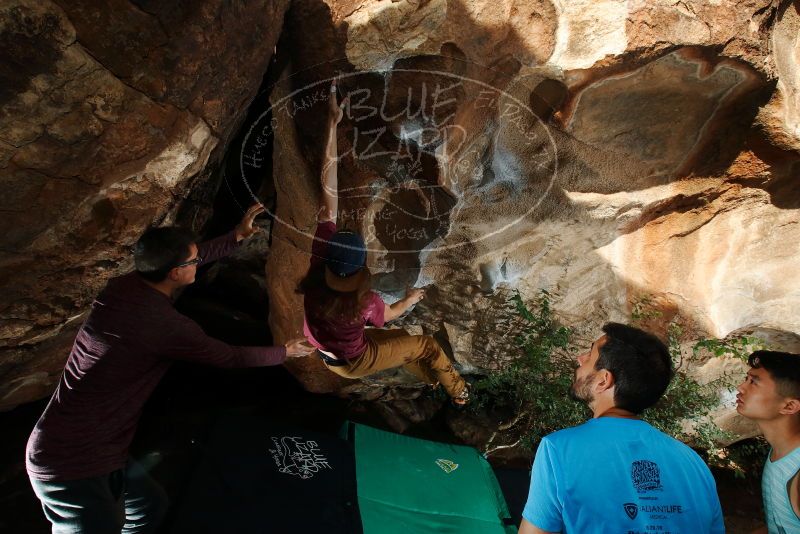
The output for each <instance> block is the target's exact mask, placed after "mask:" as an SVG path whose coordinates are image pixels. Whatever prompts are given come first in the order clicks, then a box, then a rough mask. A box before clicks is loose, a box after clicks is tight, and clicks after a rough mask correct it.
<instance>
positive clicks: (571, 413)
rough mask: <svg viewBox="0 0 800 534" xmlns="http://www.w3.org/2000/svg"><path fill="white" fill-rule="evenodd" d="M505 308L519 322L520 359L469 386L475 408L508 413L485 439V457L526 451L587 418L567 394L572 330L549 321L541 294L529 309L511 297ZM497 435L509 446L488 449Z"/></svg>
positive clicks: (518, 297) (546, 303) (545, 295)
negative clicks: (501, 451)
mask: <svg viewBox="0 0 800 534" xmlns="http://www.w3.org/2000/svg"><path fill="white" fill-rule="evenodd" d="M510 304H511V305H512V306H513V307H514V309H515V311H516V313H517V314H518V315H519V317H520V318H521V319H522V328H521V332H520V333H519V334H518V335H517V337H516V342H517V345H518V346H519V347H520V348H521V352H522V354H521V355H520V357H519V358H518V359H516V360H515V361H514V362H513V363H512V364H511V365H510V366H508V367H506V368H505V369H503V370H502V371H499V372H497V373H493V374H491V375H489V376H487V377H486V378H484V379H482V380H480V381H478V382H477V383H476V384H475V389H476V392H477V393H478V395H477V398H478V399H480V400H479V408H483V409H494V410H497V411H500V412H507V413H510V414H511V417H510V419H509V421H508V422H506V423H504V424H502V425H500V427H499V429H498V432H496V433H495V434H494V435H493V436H492V439H490V440H489V443H488V444H487V454H488V453H490V452H493V451H495V450H499V449H501V448H508V447H516V446H522V447H525V448H531V447H533V446H534V445H536V444H538V442H539V441H540V440H541V438H542V437H544V436H545V435H547V434H549V433H550V432H553V431H555V430H559V429H561V428H564V427H567V426H572V425H576V424H579V423H581V422H583V421H585V420H586V418H587V417H588V415H589V412H588V410H587V409H586V407H585V406H584V405H583V404H581V403H577V402H574V401H573V400H571V399H570V398H569V395H568V392H569V388H570V385H571V384H572V378H573V374H574V371H575V359H574V357H573V356H572V355H571V354H570V352H569V348H570V338H571V335H572V331H571V330H570V329H569V328H567V327H565V326H562V325H560V324H559V323H558V322H557V321H556V318H555V317H554V316H553V312H552V309H551V306H550V294H549V293H548V292H547V291H544V290H542V291H541V293H540V294H539V296H538V297H537V299H536V300H535V302H534V306H533V307H532V308H529V307H528V305H527V304H526V303H525V302H524V300H523V299H522V296H521V295H520V294H519V292H515V293H514V294H513V295H512V296H511V298H510ZM501 435H504V437H505V438H506V439H504V440H503V441H513V443H511V444H507V445H500V446H494V441H495V440H496V439H498V438H500V436H501ZM509 436H510V437H509Z"/></svg>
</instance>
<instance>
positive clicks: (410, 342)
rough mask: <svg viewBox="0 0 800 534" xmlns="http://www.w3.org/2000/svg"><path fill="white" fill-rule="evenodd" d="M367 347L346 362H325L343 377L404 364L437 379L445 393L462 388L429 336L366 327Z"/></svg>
mask: <svg viewBox="0 0 800 534" xmlns="http://www.w3.org/2000/svg"><path fill="white" fill-rule="evenodd" d="M365 334H366V336H367V348H366V350H365V351H364V353H363V354H362V355H361V356H357V357H355V358H351V359H350V360H349V361H348V363H347V365H341V366H333V365H327V364H326V365H327V367H328V369H330V370H331V371H333V372H334V373H336V374H337V375H339V376H343V377H345V378H361V377H362V376H367V375H370V374H372V373H377V372H378V371H383V370H384V369H391V368H392V367H400V366H402V367H404V368H405V369H407V370H408V371H410V372H412V373H413V374H414V375H416V376H417V377H419V379H420V380H422V381H423V382H426V383H428V384H435V383H437V382H439V383H440V384H441V385H442V387H444V389H445V391H447V394H448V395H450V396H451V397H457V396H459V395H460V394H461V392H462V391H464V385H465V384H464V379H463V378H461V375H459V374H458V372H457V371H456V370H455V369H454V368H453V364H452V362H450V358H448V357H447V354H445V353H444V351H443V350H442V347H440V346H439V344H438V343H437V342H436V340H435V339H433V338H432V337H431V336H411V335H409V334H408V333H407V332H406V331H405V330H402V329H396V330H382V329H379V328H368V329H367V330H365Z"/></svg>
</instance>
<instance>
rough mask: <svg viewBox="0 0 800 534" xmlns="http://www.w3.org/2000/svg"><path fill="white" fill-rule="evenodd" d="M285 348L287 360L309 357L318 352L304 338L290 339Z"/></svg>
mask: <svg viewBox="0 0 800 534" xmlns="http://www.w3.org/2000/svg"><path fill="white" fill-rule="evenodd" d="M285 347H286V357H287V358H302V357H303V356H308V355H309V354H311V353H312V352H314V351H315V350H316V349H315V348H314V347H312V346H311V345H309V344H308V341H307V340H306V338H304V337H299V338H297V339H290V340H289V341H287V342H286V345H285Z"/></svg>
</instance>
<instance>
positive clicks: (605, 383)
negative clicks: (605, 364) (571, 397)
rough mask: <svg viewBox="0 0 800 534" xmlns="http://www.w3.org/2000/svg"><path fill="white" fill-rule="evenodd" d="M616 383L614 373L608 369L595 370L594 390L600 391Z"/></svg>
mask: <svg viewBox="0 0 800 534" xmlns="http://www.w3.org/2000/svg"><path fill="white" fill-rule="evenodd" d="M614 384H616V380H615V379H614V375H613V374H612V373H611V371H609V370H608V369H601V370H599V371H597V381H596V382H595V391H596V392H597V393H602V392H603V391H606V390H607V389H611V388H613V387H614Z"/></svg>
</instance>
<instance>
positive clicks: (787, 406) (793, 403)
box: [779, 399, 800, 415]
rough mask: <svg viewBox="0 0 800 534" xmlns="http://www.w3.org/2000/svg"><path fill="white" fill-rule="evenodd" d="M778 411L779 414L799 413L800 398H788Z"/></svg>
mask: <svg viewBox="0 0 800 534" xmlns="http://www.w3.org/2000/svg"><path fill="white" fill-rule="evenodd" d="M779 413H780V414H781V415H797V414H798V413H800V399H789V400H788V401H786V402H785V403H784V404H783V407H782V408H781V409H780V411H779Z"/></svg>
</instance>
